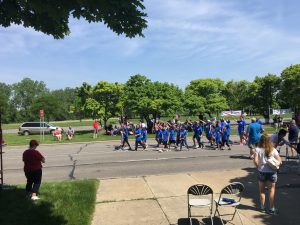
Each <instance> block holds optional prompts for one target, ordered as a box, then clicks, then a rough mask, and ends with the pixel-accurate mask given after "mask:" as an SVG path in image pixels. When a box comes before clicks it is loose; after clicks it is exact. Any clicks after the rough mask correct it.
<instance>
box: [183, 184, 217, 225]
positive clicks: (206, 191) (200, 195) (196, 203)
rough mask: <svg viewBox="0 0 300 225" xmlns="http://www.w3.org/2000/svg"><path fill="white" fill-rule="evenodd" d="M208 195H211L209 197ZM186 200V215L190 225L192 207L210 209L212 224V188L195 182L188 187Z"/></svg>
mask: <svg viewBox="0 0 300 225" xmlns="http://www.w3.org/2000/svg"><path fill="white" fill-rule="evenodd" d="M208 195H211V196H210V197H209V196H208ZM187 200H188V217H189V220H190V225H192V215H191V214H192V212H191V208H192V207H208V208H209V210H210V214H209V215H210V219H211V224H212V225H213V224H214V223H213V218H212V208H213V190H212V189H211V188H210V187H209V186H207V185H205V184H195V185H193V186H191V187H189V189H188V191H187Z"/></svg>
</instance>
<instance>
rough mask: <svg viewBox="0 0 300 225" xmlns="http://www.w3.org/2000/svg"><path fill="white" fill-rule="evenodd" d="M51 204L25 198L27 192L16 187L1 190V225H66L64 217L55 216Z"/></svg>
mask: <svg viewBox="0 0 300 225" xmlns="http://www.w3.org/2000/svg"><path fill="white" fill-rule="evenodd" d="M53 207H54V206H53V204H52V203H51V202H47V201H43V200H39V201H36V202H33V201H32V200H30V199H28V198H26V197H25V190H24V189H23V188H19V187H16V186H10V187H7V188H6V187H4V188H3V190H0V224H1V225H41V224H42V225H64V224H67V221H66V220H65V219H64V217H63V216H60V215H54V211H53Z"/></svg>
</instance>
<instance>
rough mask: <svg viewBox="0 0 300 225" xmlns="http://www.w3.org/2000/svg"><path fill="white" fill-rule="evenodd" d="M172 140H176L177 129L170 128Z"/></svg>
mask: <svg viewBox="0 0 300 225" xmlns="http://www.w3.org/2000/svg"><path fill="white" fill-rule="evenodd" d="M170 140H172V141H174V140H175V130H170Z"/></svg>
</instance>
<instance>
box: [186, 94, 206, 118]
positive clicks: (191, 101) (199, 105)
mask: <svg viewBox="0 0 300 225" xmlns="http://www.w3.org/2000/svg"><path fill="white" fill-rule="evenodd" d="M205 105H206V101H205V98H203V97H202V96H197V95H195V94H193V93H191V92H190V91H186V92H185V94H184V102H183V106H184V108H185V109H186V110H187V111H188V113H189V115H198V114H199V113H204V112H205V111H206V109H205Z"/></svg>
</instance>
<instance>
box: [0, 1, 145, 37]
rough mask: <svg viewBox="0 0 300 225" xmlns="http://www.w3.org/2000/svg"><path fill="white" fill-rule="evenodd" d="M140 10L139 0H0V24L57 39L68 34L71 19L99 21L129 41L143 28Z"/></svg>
mask: <svg viewBox="0 0 300 225" xmlns="http://www.w3.org/2000/svg"><path fill="white" fill-rule="evenodd" d="M144 9H145V7H144V5H143V0H127V1H124V0H81V1H54V0H53V1H42V0H26V1H24V0H2V1H0V17H1V20H0V25H2V26H3V27H9V26H11V25H12V24H19V25H23V26H24V27H32V28H33V29H35V30H36V31H41V32H43V33H45V34H48V35H52V36H53V37H54V38H56V39H59V38H64V37H65V36H66V35H69V34H70V29H69V26H68V24H69V19H70V18H71V17H73V18H76V19H80V18H83V19H85V20H87V21H88V22H89V23H91V22H103V23H104V24H105V25H106V26H107V27H108V28H109V29H111V30H112V31H114V32H115V33H117V34H118V35H119V34H125V35H126V37H130V38H132V37H135V36H136V35H139V36H143V33H142V31H143V30H144V29H145V28H146V27H147V21H146V20H145V17H146V16H147V14H146V13H144V12H143V10H144Z"/></svg>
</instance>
